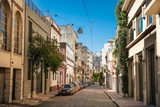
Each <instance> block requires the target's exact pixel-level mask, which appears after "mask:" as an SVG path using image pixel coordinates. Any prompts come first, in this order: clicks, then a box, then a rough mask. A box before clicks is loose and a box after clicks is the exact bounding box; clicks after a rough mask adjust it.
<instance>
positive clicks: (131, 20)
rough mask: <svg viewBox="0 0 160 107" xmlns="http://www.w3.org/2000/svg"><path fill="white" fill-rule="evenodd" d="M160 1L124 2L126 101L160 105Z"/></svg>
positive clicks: (139, 0)
mask: <svg viewBox="0 0 160 107" xmlns="http://www.w3.org/2000/svg"><path fill="white" fill-rule="evenodd" d="M159 5H160V1H159V0H125V3H124V5H123V8H122V11H124V12H126V13H127V14H128V23H127V47H126V48H127V49H128V58H129V61H128V64H129V65H128V76H129V83H128V85H129V90H128V92H129V97H133V98H134V99H135V100H136V101H143V102H144V104H145V105H156V106H157V107H158V105H160V97H159V96H160V81H159V80H160V67H159V66H158V64H159V62H160V61H159V60H160V23H159V22H160V17H159V13H160V6H159Z"/></svg>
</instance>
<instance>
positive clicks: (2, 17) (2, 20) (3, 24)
mask: <svg viewBox="0 0 160 107" xmlns="http://www.w3.org/2000/svg"><path fill="white" fill-rule="evenodd" d="M7 20H8V17H7V13H6V10H5V9H3V8H2V7H1V8H0V49H3V50H8V51H9V43H8V42H9V41H8V40H9V38H7Z"/></svg>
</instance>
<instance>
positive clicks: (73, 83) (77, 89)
mask: <svg viewBox="0 0 160 107" xmlns="http://www.w3.org/2000/svg"><path fill="white" fill-rule="evenodd" d="M71 84H72V85H73V86H74V87H75V89H76V92H77V91H79V90H80V86H79V83H77V82H72V83H71Z"/></svg>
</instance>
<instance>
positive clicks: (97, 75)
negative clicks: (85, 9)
mask: <svg viewBox="0 0 160 107" xmlns="http://www.w3.org/2000/svg"><path fill="white" fill-rule="evenodd" d="M100 75H101V73H100V72H95V73H94V74H93V81H95V82H99V80H100Z"/></svg>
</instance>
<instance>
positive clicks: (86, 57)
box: [82, 46, 90, 82]
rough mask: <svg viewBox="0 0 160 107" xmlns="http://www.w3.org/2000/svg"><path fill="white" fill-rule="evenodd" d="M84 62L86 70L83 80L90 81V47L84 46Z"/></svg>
mask: <svg viewBox="0 0 160 107" xmlns="http://www.w3.org/2000/svg"><path fill="white" fill-rule="evenodd" d="M82 50H83V63H84V64H85V67H84V71H83V82H87V81H89V71H90V70H89V60H88V59H89V52H88V50H89V49H88V47H86V46H83V47H82Z"/></svg>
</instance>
